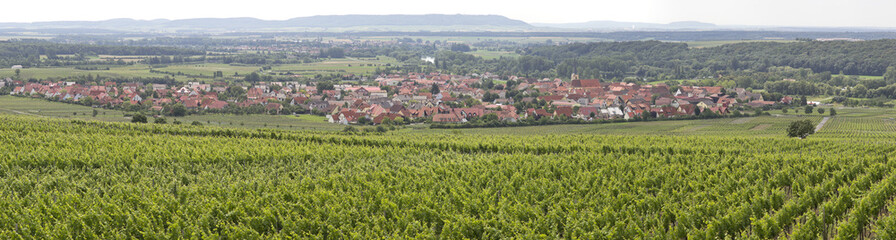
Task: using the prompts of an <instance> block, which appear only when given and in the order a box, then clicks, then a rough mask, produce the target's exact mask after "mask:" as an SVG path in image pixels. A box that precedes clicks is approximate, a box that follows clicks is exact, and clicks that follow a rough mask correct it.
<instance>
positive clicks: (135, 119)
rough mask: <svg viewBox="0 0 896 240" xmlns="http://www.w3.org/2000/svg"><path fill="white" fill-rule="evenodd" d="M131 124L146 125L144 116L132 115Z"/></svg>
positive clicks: (139, 114)
mask: <svg viewBox="0 0 896 240" xmlns="http://www.w3.org/2000/svg"><path fill="white" fill-rule="evenodd" d="M131 122H132V123H146V122H147V121H146V116H143V114H141V113H138V114H137V115H134V116H133V117H131Z"/></svg>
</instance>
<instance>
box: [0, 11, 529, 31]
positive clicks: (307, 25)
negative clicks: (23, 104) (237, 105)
mask: <svg viewBox="0 0 896 240" xmlns="http://www.w3.org/2000/svg"><path fill="white" fill-rule="evenodd" d="M377 27H381V28H382V29H384V30H400V29H401V28H402V27H416V28H420V29H426V28H432V29H438V30H442V29H444V30H459V31H463V30H465V29H471V28H470V27H473V28H472V29H480V30H483V29H486V30H487V29H497V30H520V29H529V28H532V26H531V25H529V24H528V23H526V22H523V21H520V20H514V19H510V18H507V17H504V16H498V15H443V14H429V15H327V16H312V17H299V18H293V19H289V20H284V21H277V20H274V21H269V20H261V19H256V18H193V19H181V20H167V19H157V20H134V19H110V20H105V21H57V22H36V23H0V28H21V29H66V28H78V29H103V30H116V31H134V32H137V31H182V30H193V31H279V30H283V31H287V30H321V29H327V28H341V29H344V30H369V29H371V28H373V29H377ZM352 28H357V29H352Z"/></svg>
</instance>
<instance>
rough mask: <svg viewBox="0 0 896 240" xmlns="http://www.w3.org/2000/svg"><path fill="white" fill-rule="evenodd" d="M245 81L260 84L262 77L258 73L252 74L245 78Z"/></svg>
mask: <svg viewBox="0 0 896 240" xmlns="http://www.w3.org/2000/svg"><path fill="white" fill-rule="evenodd" d="M243 80H244V81H246V82H259V81H261V76H260V75H258V73H257V72H252V73H250V74H247V75H246V77H244V78H243Z"/></svg>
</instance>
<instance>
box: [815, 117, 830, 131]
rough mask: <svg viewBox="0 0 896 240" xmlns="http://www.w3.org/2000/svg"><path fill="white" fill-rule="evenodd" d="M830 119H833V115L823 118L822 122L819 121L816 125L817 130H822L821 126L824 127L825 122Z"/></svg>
mask: <svg viewBox="0 0 896 240" xmlns="http://www.w3.org/2000/svg"><path fill="white" fill-rule="evenodd" d="M828 119H831V117H824V118H822V119H821V122H819V123H818V126H815V132H818V131H819V130H821V127H824V124H825V123H827V122H828Z"/></svg>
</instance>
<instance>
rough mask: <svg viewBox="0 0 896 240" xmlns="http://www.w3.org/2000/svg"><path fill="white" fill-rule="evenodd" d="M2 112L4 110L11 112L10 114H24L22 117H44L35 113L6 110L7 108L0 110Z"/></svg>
mask: <svg viewBox="0 0 896 240" xmlns="http://www.w3.org/2000/svg"><path fill="white" fill-rule="evenodd" d="M0 110H3V111H10V112H13V113H16V114H22V115H31V116H38V117H43V116H41V115H37V114H34V113H27V112H22V111H16V110H11V109H5V108H0Z"/></svg>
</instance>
